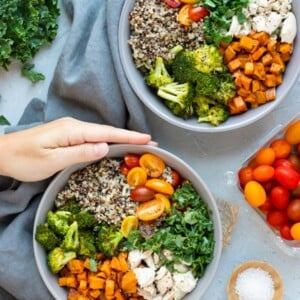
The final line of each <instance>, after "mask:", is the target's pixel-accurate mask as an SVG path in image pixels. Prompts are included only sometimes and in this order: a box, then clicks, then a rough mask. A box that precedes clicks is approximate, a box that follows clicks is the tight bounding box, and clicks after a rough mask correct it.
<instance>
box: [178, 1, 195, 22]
mask: <svg viewBox="0 0 300 300" xmlns="http://www.w3.org/2000/svg"><path fill="white" fill-rule="evenodd" d="M192 7H193V5H191V4H185V5H183V6H182V7H181V8H180V10H179V12H178V15H177V21H178V22H179V23H180V24H181V25H184V26H190V25H191V24H192V22H193V21H192V20H191V19H190V16H189V10H190V9H191V8H192Z"/></svg>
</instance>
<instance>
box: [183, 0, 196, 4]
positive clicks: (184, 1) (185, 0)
mask: <svg viewBox="0 0 300 300" xmlns="http://www.w3.org/2000/svg"><path fill="white" fill-rule="evenodd" d="M180 1H181V2H182V3H189V4H194V3H197V2H199V0H180Z"/></svg>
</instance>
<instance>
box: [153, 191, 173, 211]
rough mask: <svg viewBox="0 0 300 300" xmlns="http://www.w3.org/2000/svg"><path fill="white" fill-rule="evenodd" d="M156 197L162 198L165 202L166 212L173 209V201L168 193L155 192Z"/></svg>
mask: <svg viewBox="0 0 300 300" xmlns="http://www.w3.org/2000/svg"><path fill="white" fill-rule="evenodd" d="M155 199H160V200H162V201H163V203H164V205H165V211H166V212H169V211H170V209H171V203H170V200H169V198H168V197H167V196H166V195H164V194H160V193H157V194H155Z"/></svg>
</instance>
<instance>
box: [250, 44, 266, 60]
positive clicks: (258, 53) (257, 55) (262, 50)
mask: <svg viewBox="0 0 300 300" xmlns="http://www.w3.org/2000/svg"><path fill="white" fill-rule="evenodd" d="M266 52H267V48H265V47H260V48H258V49H257V50H256V51H255V52H253V53H252V55H251V57H252V59H253V60H254V61H257V60H259V59H261V57H262V56H263V55H264V54H265V53H266Z"/></svg>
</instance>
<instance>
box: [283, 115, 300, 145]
mask: <svg viewBox="0 0 300 300" xmlns="http://www.w3.org/2000/svg"><path fill="white" fill-rule="evenodd" d="M284 139H285V140H286V141H287V142H288V143H289V144H291V145H296V144H299V143H300V120H297V121H296V122H293V123H292V124H291V125H290V126H288V128H287V129H286V131H285V134H284Z"/></svg>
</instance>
